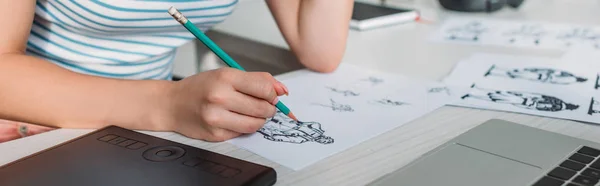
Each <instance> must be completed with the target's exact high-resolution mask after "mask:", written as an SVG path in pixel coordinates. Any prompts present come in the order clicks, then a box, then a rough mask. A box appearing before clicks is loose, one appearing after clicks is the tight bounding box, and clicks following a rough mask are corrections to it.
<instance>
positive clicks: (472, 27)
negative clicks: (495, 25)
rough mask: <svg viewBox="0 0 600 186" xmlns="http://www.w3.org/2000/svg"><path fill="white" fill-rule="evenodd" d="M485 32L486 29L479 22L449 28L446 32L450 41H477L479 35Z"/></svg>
mask: <svg viewBox="0 0 600 186" xmlns="http://www.w3.org/2000/svg"><path fill="white" fill-rule="evenodd" d="M487 31H488V28H487V27H485V26H484V25H483V24H482V23H481V22H479V21H471V22H469V23H467V24H466V25H462V26H458V27H454V28H451V29H449V30H448V31H447V32H448V35H449V36H448V39H450V40H463V41H478V40H479V39H480V36H481V34H483V33H485V32H487Z"/></svg>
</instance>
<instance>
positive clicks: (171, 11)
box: [169, 7, 177, 15]
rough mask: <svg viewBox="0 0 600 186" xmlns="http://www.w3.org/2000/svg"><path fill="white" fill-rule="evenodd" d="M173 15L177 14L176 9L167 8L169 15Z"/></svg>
mask: <svg viewBox="0 0 600 186" xmlns="http://www.w3.org/2000/svg"><path fill="white" fill-rule="evenodd" d="M175 13H177V9H175V7H171V8H169V14H171V15H175Z"/></svg>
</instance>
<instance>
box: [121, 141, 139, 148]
mask: <svg viewBox="0 0 600 186" xmlns="http://www.w3.org/2000/svg"><path fill="white" fill-rule="evenodd" d="M135 142H137V141H135V140H127V141H124V142H121V143H119V144H117V145H119V146H121V147H127V146H129V145H131V144H134V143H135Z"/></svg>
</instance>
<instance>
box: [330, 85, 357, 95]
mask: <svg viewBox="0 0 600 186" xmlns="http://www.w3.org/2000/svg"><path fill="white" fill-rule="evenodd" d="M325 88H327V89H329V90H331V91H332V92H335V93H340V94H342V95H344V96H359V95H360V94H359V93H357V92H354V91H351V90H340V89H337V88H333V87H325Z"/></svg>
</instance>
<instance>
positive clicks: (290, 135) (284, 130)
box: [258, 111, 334, 144]
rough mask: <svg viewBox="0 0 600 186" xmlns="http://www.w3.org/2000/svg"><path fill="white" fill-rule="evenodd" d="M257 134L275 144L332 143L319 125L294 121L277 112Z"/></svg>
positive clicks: (331, 139)
mask: <svg viewBox="0 0 600 186" xmlns="http://www.w3.org/2000/svg"><path fill="white" fill-rule="evenodd" d="M258 133H260V134H262V135H263V137H264V138H265V139H267V140H271V141H275V142H287V143H294V144H302V143H305V142H315V143H320V144H332V143H333V142H334V140H333V138H331V137H329V136H326V135H325V134H324V133H325V130H323V128H322V127H321V124H320V123H318V122H301V121H296V120H293V119H291V118H289V117H287V116H286V115H285V114H283V113H282V112H280V111H277V113H276V114H275V116H273V118H270V119H269V120H268V121H267V123H265V125H264V126H263V127H262V128H261V129H259V130H258Z"/></svg>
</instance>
